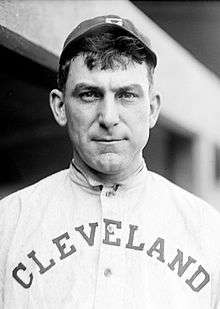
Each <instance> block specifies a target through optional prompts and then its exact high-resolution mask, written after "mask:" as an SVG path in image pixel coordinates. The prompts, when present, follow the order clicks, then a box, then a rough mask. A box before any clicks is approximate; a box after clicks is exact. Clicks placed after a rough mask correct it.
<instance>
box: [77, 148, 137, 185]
mask: <svg viewBox="0 0 220 309" xmlns="http://www.w3.org/2000/svg"><path fill="white" fill-rule="evenodd" d="M74 161H75V162H76V164H77V165H78V166H79V167H80V168H81V169H82V170H83V171H84V172H85V173H86V172H87V173H89V174H90V175H91V174H92V175H94V178H95V179H98V180H99V181H100V182H104V183H105V182H106V183H109V182H110V183H117V182H119V181H122V180H124V179H126V178H127V177H129V176H130V175H131V174H132V173H133V172H135V171H136V170H137V169H138V168H139V166H140V165H141V164H142V152H141V153H138V154H137V155H136V156H135V157H133V158H132V160H131V157H130V156H129V154H127V153H114V152H106V153H101V154H96V155H94V156H88V157H87V158H86V157H85V158H82V157H81V156H80V154H79V153H78V152H76V151H75V152H74Z"/></svg>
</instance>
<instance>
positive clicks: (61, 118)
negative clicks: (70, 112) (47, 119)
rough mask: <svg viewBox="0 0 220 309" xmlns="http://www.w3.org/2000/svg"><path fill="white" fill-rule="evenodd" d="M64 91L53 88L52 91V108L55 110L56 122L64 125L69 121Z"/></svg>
mask: <svg viewBox="0 0 220 309" xmlns="http://www.w3.org/2000/svg"><path fill="white" fill-rule="evenodd" d="M63 98H64V96H63V92H62V91H60V90H58V89H53V90H52V91H51V92H50V108H51V110H52V112H53V115H54V118H55V120H56V122H57V123H58V124H59V125H60V126H61V127H64V126H65V125H66V123H67V119H66V112H65V104H64V100H63Z"/></svg>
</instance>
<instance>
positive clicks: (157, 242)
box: [147, 237, 165, 263]
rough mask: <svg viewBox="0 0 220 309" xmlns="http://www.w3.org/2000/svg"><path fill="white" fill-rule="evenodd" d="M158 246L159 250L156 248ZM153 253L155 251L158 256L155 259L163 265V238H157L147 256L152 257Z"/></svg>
mask: <svg viewBox="0 0 220 309" xmlns="http://www.w3.org/2000/svg"><path fill="white" fill-rule="evenodd" d="M158 245H159V248H157V247H158ZM153 251H156V252H157V253H159V256H158V257H157V259H158V260H159V261H160V262H162V263H164V262H165V260H164V239H163V238H160V237H158V238H157V240H156V241H155V243H154V244H153V246H152V247H151V248H150V249H149V250H148V251H147V254H148V255H149V256H151V257H152V256H153V255H152V253H153Z"/></svg>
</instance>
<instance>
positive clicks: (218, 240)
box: [203, 204, 220, 309]
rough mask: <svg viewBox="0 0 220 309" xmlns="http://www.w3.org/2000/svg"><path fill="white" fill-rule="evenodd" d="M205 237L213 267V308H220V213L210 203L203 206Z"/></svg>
mask: <svg viewBox="0 0 220 309" xmlns="http://www.w3.org/2000/svg"><path fill="white" fill-rule="evenodd" d="M203 218H204V221H203V223H204V226H203V233H204V234H203V239H204V241H205V242H206V249H207V252H206V253H207V255H208V256H209V261H210V267H211V306H210V307H211V308H212V309H220V213H219V211H217V210H216V209H214V207H212V206H210V205H209V204H204V207H203Z"/></svg>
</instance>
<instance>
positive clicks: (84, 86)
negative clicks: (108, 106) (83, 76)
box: [73, 83, 141, 94]
mask: <svg viewBox="0 0 220 309" xmlns="http://www.w3.org/2000/svg"><path fill="white" fill-rule="evenodd" d="M134 88H138V89H140V88H141V86H140V85H139V84H129V85H124V86H123V85H122V86H119V87H117V88H116V87H114V88H112V90H113V92H117V91H129V90H131V89H134ZM85 89H86V90H95V91H103V92H104V88H103V87H99V86H93V85H91V84H87V83H79V84H76V86H75V88H74V89H73V94H77V93H79V92H80V91H82V90H85Z"/></svg>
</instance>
